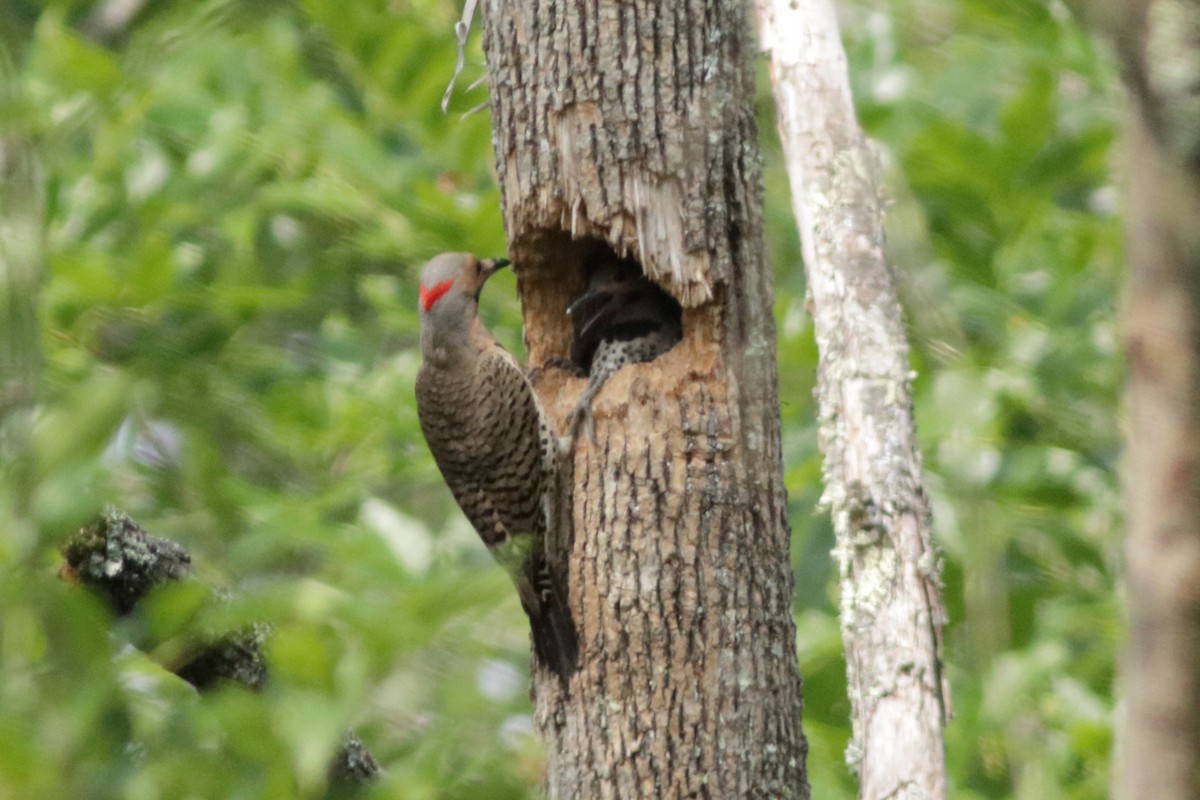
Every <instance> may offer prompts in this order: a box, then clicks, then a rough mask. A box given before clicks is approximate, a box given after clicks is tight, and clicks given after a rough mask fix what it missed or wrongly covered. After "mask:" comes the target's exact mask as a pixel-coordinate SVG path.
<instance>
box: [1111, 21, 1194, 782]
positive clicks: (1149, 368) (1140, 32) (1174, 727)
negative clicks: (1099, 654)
mask: <svg viewBox="0 0 1200 800" xmlns="http://www.w3.org/2000/svg"><path fill="white" fill-rule="evenodd" d="M1095 6H1096V9H1095V10H1097V11H1099V12H1100V13H1102V14H1103V13H1105V12H1107V13H1108V15H1109V16H1108V18H1107V20H1106V21H1107V22H1108V26H1109V28H1110V31H1111V32H1112V33H1113V36H1114V39H1115V41H1116V43H1117V49H1118V52H1119V53H1120V56H1121V60H1122V67H1123V72H1124V75H1125V79H1126V83H1127V84H1128V86H1129V89H1130V94H1131V96H1132V99H1133V101H1134V103H1133V109H1132V111H1133V113H1132V115H1131V117H1132V119H1131V120H1130V124H1129V126H1128V128H1129V134H1128V154H1129V155H1128V157H1127V160H1128V164H1129V170H1128V171H1129V175H1130V189H1129V203H1128V207H1129V221H1128V238H1129V262H1130V263H1129V269H1130V284H1131V290H1130V292H1129V299H1128V305H1127V308H1126V311H1125V322H1124V327H1125V352H1126V358H1127V360H1128V368H1129V377H1128V381H1129V386H1128V401H1129V433H1128V436H1129V438H1128V445H1127V455H1126V458H1127V459H1128V463H1127V465H1126V475H1127V479H1126V492H1127V500H1126V507H1127V515H1128V522H1127V525H1128V540H1127V545H1126V555H1127V563H1126V576H1125V577H1126V582H1127V585H1128V591H1129V625H1130V632H1129V639H1130V641H1129V644H1128V645H1127V648H1126V652H1125V658H1124V662H1123V664H1122V679H1121V682H1122V685H1123V689H1124V694H1125V718H1124V720H1123V721H1122V729H1121V731H1120V735H1119V739H1118V741H1119V742H1120V747H1119V748H1118V759H1117V775H1118V781H1117V790H1116V792H1115V796H1116V797H1118V798H1154V800H1183V799H1184V798H1195V797H1200V226H1198V225H1197V221H1200V93H1198V92H1197V86H1198V83H1197V81H1198V76H1200V69H1198V65H1200V39H1198V38H1197V35H1198V33H1200V3H1197V2H1196V1H1195V0H1149V1H1148V0H1137V2H1113V3H1096V4H1095Z"/></svg>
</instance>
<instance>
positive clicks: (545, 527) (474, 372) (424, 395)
mask: <svg viewBox="0 0 1200 800" xmlns="http://www.w3.org/2000/svg"><path fill="white" fill-rule="evenodd" d="M507 264H508V261H507V260H504V259H485V260H480V259H478V258H476V257H475V256H473V255H470V254H467V253H443V254H442V255H439V256H437V257H435V258H434V259H433V260H431V261H430V262H429V263H427V264H426V265H425V267H424V269H423V270H422V272H421V297H420V316H421V354H422V362H421V368H420V370H419V371H418V372H417V385H416V395H417V416H418V418H419V419H420V422H421V431H422V432H423V433H424V434H425V441H426V442H427V443H428V444H429V449H430V451H431V452H432V453H433V458H434V461H436V462H437V465H438V468H439V469H440V470H441V472H442V477H443V478H445V480H446V484H447V485H448V486H449V487H450V491H451V493H452V494H453V495H454V499H455V500H456V501H458V505H459V506H460V507H461V508H462V510H463V513H464V514H466V516H467V519H468V520H470V522H471V524H472V525H473V526H474V527H475V530H476V531H477V532H478V533H479V536H480V538H481V539H483V542H484V544H486V545H487V546H488V549H489V550H491V552H492V555H493V556H495V558H496V560H497V561H499V562H500V563H501V564H502V565H503V566H504V568H505V569H506V570H507V571H508V573H509V575H510V576H511V577H512V579H513V583H515V584H516V587H517V594H518V595H519V596H520V598H521V605H522V607H523V608H524V609H525V613H526V614H528V615H529V624H530V628H531V630H532V633H533V647H534V652H535V653H536V654H537V657H538V659H539V661H540V662H541V663H542V664H544V665H545V666H547V667H548V668H549V669H551V670H552V671H553V672H554V673H555V674H557V675H558V676H559V678H560V679H562V680H563V681H564V682H565V681H566V679H567V678H568V677H569V676H570V674H571V673H572V672H573V671H574V670H575V666H576V661H577V658H578V652H579V645H578V636H577V633H576V630H575V624H574V622H573V621H572V619H571V612H570V608H569V607H568V605H567V602H566V592H565V591H563V590H562V587H560V586H559V585H558V582H557V580H556V579H555V577H554V575H552V573H551V570H550V565H549V563H548V559H547V553H546V542H547V533H548V531H549V530H550V529H551V528H550V526H551V525H552V524H554V521H555V520H556V515H555V513H554V502H555V491H556V482H557V478H558V463H557V439H556V437H555V436H554V432H553V430H552V428H551V427H550V425H549V423H548V421H547V419H546V415H545V413H544V412H543V411H542V407H541V405H540V403H539V402H538V399H537V396H536V395H535V394H534V392H533V387H532V386H531V385H530V383H529V380H528V379H527V378H526V377H525V373H524V372H523V371H522V370H521V368H520V366H519V365H518V364H517V361H516V359H515V358H513V356H512V355H511V354H510V353H509V352H508V351H506V350H505V349H504V348H503V347H501V346H500V344H499V342H497V341H496V340H495V338H493V337H492V335H491V334H490V333H489V332H488V330H487V328H485V327H484V325H483V323H482V322H481V321H480V319H479V315H478V311H479V305H478V304H479V292H480V290H481V289H482V288H483V284H484V283H485V282H486V281H487V279H488V278H489V277H491V276H492V274H493V273H495V272H496V270H498V269H500V268H501V267H504V266H506V265H507Z"/></svg>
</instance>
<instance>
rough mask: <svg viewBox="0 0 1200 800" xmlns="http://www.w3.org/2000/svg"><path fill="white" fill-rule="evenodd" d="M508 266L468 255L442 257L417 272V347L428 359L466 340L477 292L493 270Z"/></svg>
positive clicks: (499, 260)
mask: <svg viewBox="0 0 1200 800" xmlns="http://www.w3.org/2000/svg"><path fill="white" fill-rule="evenodd" d="M507 265H508V259H505V258H485V259H479V258H476V257H475V256H473V255H471V254H470V253H442V254H441V255H440V256H434V257H433V258H432V259H430V260H429V262H428V263H427V264H425V267H424V268H423V269H422V270H421V299H420V301H419V302H418V308H419V309H420V312H421V346H422V348H423V349H424V350H425V355H426V356H429V355H430V354H431V352H432V350H433V349H434V348H442V349H444V348H446V347H449V346H451V345H453V344H455V343H459V342H461V343H462V344H463V345H465V344H466V343H467V342H468V341H469V339H470V331H471V324H472V322H473V321H475V320H476V319H477V313H478V306H479V290H480V289H482V288H483V284H484V283H485V282H487V279H488V278H490V277H491V276H492V274H493V273H495V272H496V270H498V269H500V268H501V267H504V266H507Z"/></svg>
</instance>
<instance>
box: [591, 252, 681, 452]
mask: <svg viewBox="0 0 1200 800" xmlns="http://www.w3.org/2000/svg"><path fill="white" fill-rule="evenodd" d="M567 314H568V315H570V316H571V318H572V320H573V321H574V329H575V341H574V343H573V345H572V350H571V360H572V361H573V362H574V363H575V364H576V365H577V366H578V367H579V368H580V369H582V370H583V371H584V372H585V373H586V374H587V375H588V384H587V387H586V388H585V389H584V390H583V395H582V396H581V397H580V398H579V403H578V404H577V405H576V406H575V409H574V411H572V412H571V416H570V418H569V420H568V423H567V438H568V440H569V441H574V439H575V436H576V435H577V434H578V431H579V426H580V425H581V424H582V423H583V422H584V420H588V421H590V420H591V407H592V401H593V400H594V399H595V397H596V395H597V394H598V393H599V391H600V389H601V388H602V387H603V386H604V383H605V381H607V380H608V379H609V378H610V377H612V376H613V375H614V374H616V372H617V370H619V369H621V367H623V366H625V365H626V364H639V363H642V362H646V361H653V360H654V359H656V358H658V357H659V356H660V355H662V354H663V353H665V352H667V351H668V350H670V349H671V348H672V347H674V346H675V344H676V343H677V342H678V341H679V340H680V339H682V338H683V322H682V309H681V308H680V306H679V303H677V302H676V301H675V299H674V298H673V297H671V296H670V295H669V294H667V293H666V292H664V291H663V290H662V289H661V288H659V287H658V286H656V285H655V284H654V283H653V282H652V281H650V280H649V279H648V278H646V277H645V276H644V275H643V274H642V272H641V269H639V268H638V266H637V264H636V263H635V262H633V261H631V260H629V259H623V260H619V261H618V260H612V261H605V262H603V263H601V264H599V265H598V266H596V267H594V268H593V270H592V273H591V276H590V277H589V279H588V287H587V289H586V290H585V291H584V293H583V294H582V295H580V296H579V297H577V298H576V299H575V301H574V302H573V303H571V305H570V306H568V307H567Z"/></svg>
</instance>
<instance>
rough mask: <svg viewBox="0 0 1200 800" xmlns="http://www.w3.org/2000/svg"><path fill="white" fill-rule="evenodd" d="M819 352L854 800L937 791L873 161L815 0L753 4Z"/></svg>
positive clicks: (933, 553)
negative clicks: (855, 780)
mask: <svg viewBox="0 0 1200 800" xmlns="http://www.w3.org/2000/svg"><path fill="white" fill-rule="evenodd" d="M758 11H759V21H760V27H761V31H762V41H763V45H764V47H765V48H767V49H769V50H770V51H771V77H772V82H773V85H774V90H775V98H776V106H777V112H778V123H779V132H780V139H781V140H782V143H783V151H784V157H785V159H786V161H787V167H788V177H789V178H790V181H791V185H792V198H793V208H794V211H795V214H796V219H797V221H798V223H799V227H800V234H801V241H802V245H803V252H804V265H805V269H806V274H807V277H808V286H809V292H810V295H811V299H812V304H811V308H812V314H813V322H814V327H815V329H816V338H817V346H818V349H819V353H820V360H819V367H818V376H817V377H818V383H817V390H816V395H817V405H818V408H819V419H820V433H819V438H820V445H821V451H822V453H823V455H824V467H823V471H824V479H825V493H824V497H823V502H824V504H825V505H826V506H828V508H829V510H830V512H831V514H832V517H833V525H834V531H835V534H836V537H837V545H836V548H835V550H834V555H835V557H836V558H837V561H838V565H839V571H840V583H839V585H840V588H841V626H842V638H843V641H844V643H845V647H846V669H847V674H848V683H849V689H850V702H851V715H852V721H853V731H854V737H853V739H852V741H851V743H850V746H849V748H848V750H847V760H848V761H849V762H850V765H851V767H852V768H854V769H855V770H856V771H857V772H858V775H859V781H860V788H859V796H860V797H862V798H871V799H872V800H873V799H874V798H939V797H945V794H946V776H945V758H944V745H943V740H942V735H943V724H944V720H945V716H946V710H947V708H946V705H947V702H948V697H947V695H946V693H945V692H946V688H945V681H944V679H943V676H942V670H941V663H940V656H941V653H940V642H941V625H942V623H943V617H944V612H943V611H942V604H941V598H940V582H939V566H938V560H937V550H936V548H935V547H934V546H933V542H932V537H931V534H930V515H929V501H928V499H927V497H926V494H925V491H924V488H923V486H922V483H921V453H920V450H919V449H918V447H917V441H916V431H915V426H914V422H913V414H912V393H911V387H910V368H909V365H908V345H907V342H906V340H905V336H904V325H903V321H902V319H901V312H900V302H899V298H898V296H897V293H896V287H895V282H894V280H893V275H892V272H891V270H890V269H889V266H888V263H887V260H886V258H885V255H884V250H883V209H882V204H881V201H880V187H879V182H878V179H877V170H878V167H877V161H876V157H875V155H874V153H873V151H872V150H871V148H870V146H869V143H868V142H867V140H866V138H865V137H864V136H863V134H862V131H861V130H860V129H859V127H858V122H857V120H856V118H855V114H854V105H853V102H852V100H851V96H850V87H849V77H848V75H847V70H846V57H845V53H844V51H843V49H842V45H841V40H840V38H839V35H838V26H837V19H836V17H835V15H834V9H833V7H832V4H831V3H830V2H829V0H758Z"/></svg>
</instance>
